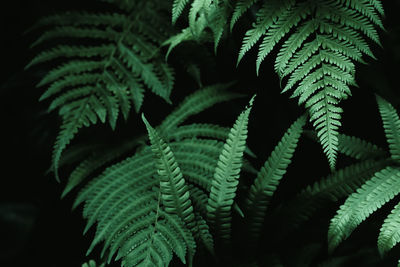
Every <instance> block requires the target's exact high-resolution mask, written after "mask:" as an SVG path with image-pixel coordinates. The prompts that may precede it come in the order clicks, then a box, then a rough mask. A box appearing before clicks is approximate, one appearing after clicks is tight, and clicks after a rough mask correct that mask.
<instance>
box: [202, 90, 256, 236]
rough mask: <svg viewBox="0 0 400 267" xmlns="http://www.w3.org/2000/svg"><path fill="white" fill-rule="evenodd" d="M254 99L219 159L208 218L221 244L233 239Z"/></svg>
mask: <svg viewBox="0 0 400 267" xmlns="http://www.w3.org/2000/svg"><path fill="white" fill-rule="evenodd" d="M253 99H254V97H253V98H252V99H251V100H250V104H249V106H248V107H247V108H246V109H245V110H244V111H243V112H242V113H241V114H240V115H239V117H238V119H237V120H236V122H235V124H234V125H233V127H232V129H231V130H230V132H229V135H228V138H227V140H226V142H225V144H224V147H223V149H222V151H221V154H220V156H219V159H218V163H217V167H216V169H215V173H214V177H213V179H212V183H211V190H210V196H209V199H208V203H207V217H208V220H209V222H210V226H211V228H212V229H213V231H214V233H215V234H216V237H217V238H218V239H219V240H222V241H227V240H229V238H230V235H231V216H232V215H231V209H232V205H233V201H234V198H235V195H236V189H237V186H238V184H239V175H240V169H241V167H242V157H243V152H244V150H245V147H246V139H247V124H248V119H249V115H250V110H251V106H252V103H253Z"/></svg>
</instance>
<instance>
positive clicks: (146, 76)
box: [27, 0, 174, 178]
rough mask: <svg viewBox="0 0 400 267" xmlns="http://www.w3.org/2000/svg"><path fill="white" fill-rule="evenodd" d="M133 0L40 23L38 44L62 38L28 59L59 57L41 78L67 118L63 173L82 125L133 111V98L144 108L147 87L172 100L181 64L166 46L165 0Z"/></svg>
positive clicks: (61, 140) (57, 150) (57, 153)
mask: <svg viewBox="0 0 400 267" xmlns="http://www.w3.org/2000/svg"><path fill="white" fill-rule="evenodd" d="M131 2H134V4H130V5H128V6H124V5H122V6H121V5H120V4H118V3H117V4H114V3H111V4H112V5H117V7H113V9H116V10H117V11H115V13H105V12H103V13H100V12H99V13H86V12H71V13H65V14H62V15H53V16H49V17H45V18H43V19H42V20H41V21H39V22H38V24H37V25H36V27H34V28H44V29H45V30H44V32H43V34H42V35H41V36H40V37H39V38H38V39H37V41H36V42H35V43H33V45H32V46H38V45H42V44H45V43H50V44H52V46H53V43H56V44H58V45H56V46H54V47H52V48H50V49H47V50H45V51H43V52H41V53H39V54H38V55H37V56H36V57H34V58H33V60H32V61H31V62H30V64H29V65H28V66H27V67H31V66H33V65H37V64H41V63H46V62H54V63H55V64H56V66H55V67H52V69H51V70H50V71H49V72H48V74H47V75H45V77H44V78H43V79H42V80H41V81H40V83H39V84H38V86H40V87H41V86H46V87H47V90H46V91H45V92H44V93H43V95H42V96H41V98H40V100H45V99H48V98H50V97H52V98H53V100H52V102H51V104H50V107H49V111H52V110H55V109H58V110H59V115H60V116H61V118H62V125H61V129H60V133H59V135H58V137H57V140H56V143H55V146H54V152H53V168H54V170H55V171H56V172H55V173H56V177H57V178H58V174H57V169H58V164H59V161H60V157H61V154H62V152H63V150H64V149H65V148H66V147H67V145H68V144H69V143H70V142H71V140H72V139H73V138H74V136H75V135H76V134H77V133H78V131H79V129H80V128H82V127H88V126H90V125H93V124H96V123H98V122H101V123H105V122H106V121H108V123H109V124H110V125H111V127H112V128H113V129H114V128H115V127H116V122H117V119H118V117H119V114H122V116H123V117H124V119H127V118H128V116H129V114H130V112H131V109H132V106H133V107H134V109H135V111H136V112H139V110H140V108H141V106H142V104H143V99H144V92H145V89H149V90H151V91H152V92H153V93H154V94H156V95H158V96H160V97H161V98H163V99H164V100H165V101H167V102H168V103H170V99H169V97H170V93H171V90H172V88H173V84H174V71H173V70H172V68H171V67H170V66H168V64H166V63H165V62H164V61H163V55H162V54H161V53H160V51H159V47H160V45H161V43H162V42H164V41H165V39H166V38H167V37H168V35H169V34H170V32H171V30H172V28H171V27H169V26H168V24H167V23H165V19H167V20H168V18H167V17H166V16H165V5H163V4H159V3H157V4H156V2H155V1H141V0H137V1H131ZM149 21H151V24H152V27H150V26H149ZM60 43H61V44H60Z"/></svg>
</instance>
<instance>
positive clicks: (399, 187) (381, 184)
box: [328, 167, 400, 252]
mask: <svg viewBox="0 0 400 267" xmlns="http://www.w3.org/2000/svg"><path fill="white" fill-rule="evenodd" d="M398 193H400V172H399V169H397V168H393V167H386V168H385V169H383V170H381V171H379V172H377V173H375V175H374V176H373V177H372V178H371V180H368V181H367V182H366V183H365V184H364V185H363V186H362V187H361V188H360V189H358V190H357V192H355V193H353V194H351V195H350V196H349V198H347V200H346V202H345V203H344V204H343V205H342V206H341V207H340V209H339V210H338V212H337V214H336V215H335V217H334V218H332V220H331V224H330V226H329V231H328V247H329V251H331V252H332V251H333V249H335V248H336V247H337V246H338V245H339V244H340V242H341V241H343V240H344V239H346V238H347V237H349V235H350V234H351V233H352V232H353V230H354V229H355V228H356V227H357V226H358V225H359V224H360V223H361V222H362V221H364V220H365V219H366V218H367V217H368V216H369V215H371V214H372V213H373V212H374V211H376V210H377V209H379V208H380V207H381V206H382V205H384V204H385V203H386V202H388V201H389V200H391V199H392V198H393V197H394V196H395V195H397V194H398Z"/></svg>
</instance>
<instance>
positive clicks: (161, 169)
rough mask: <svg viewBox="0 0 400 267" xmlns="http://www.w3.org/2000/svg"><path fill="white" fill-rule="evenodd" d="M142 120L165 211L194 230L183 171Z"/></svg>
mask: <svg viewBox="0 0 400 267" xmlns="http://www.w3.org/2000/svg"><path fill="white" fill-rule="evenodd" d="M142 119H143V122H144V123H145V125H146V128H147V132H148V134H149V139H150V142H151V147H152V151H153V153H154V156H155V158H156V161H157V164H156V166H157V172H158V175H159V178H160V191H161V199H162V201H163V204H164V206H165V211H166V212H168V213H171V214H177V215H178V216H179V217H180V218H181V219H182V220H183V221H184V222H185V224H186V226H187V227H188V228H189V229H191V230H193V229H194V226H195V223H194V213H193V206H192V202H191V200H190V194H189V190H188V188H187V185H186V183H185V179H184V178H183V175H182V172H181V169H180V168H179V166H178V164H177V163H176V161H175V156H174V154H173V152H172V151H171V148H170V147H169V146H168V144H167V143H165V141H164V140H163V139H162V138H161V137H160V136H159V134H158V133H157V131H156V130H155V129H154V128H153V127H151V125H150V124H149V122H148V121H147V120H146V118H145V117H144V115H142ZM192 256H193V255H192Z"/></svg>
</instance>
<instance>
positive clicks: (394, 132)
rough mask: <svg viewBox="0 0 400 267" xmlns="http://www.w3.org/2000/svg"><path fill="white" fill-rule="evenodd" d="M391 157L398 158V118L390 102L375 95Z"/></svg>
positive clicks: (399, 125) (399, 140)
mask: <svg viewBox="0 0 400 267" xmlns="http://www.w3.org/2000/svg"><path fill="white" fill-rule="evenodd" d="M376 101H377V102H378V107H379V111H380V113H381V117H382V120H383V128H384V129H385V134H386V138H387V142H388V144H389V150H390V155H391V157H392V159H394V160H399V159H400V119H399V115H398V114H397V111H396V110H395V109H394V108H393V106H392V104H390V103H389V102H387V101H386V100H384V99H383V98H381V97H380V96H376Z"/></svg>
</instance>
